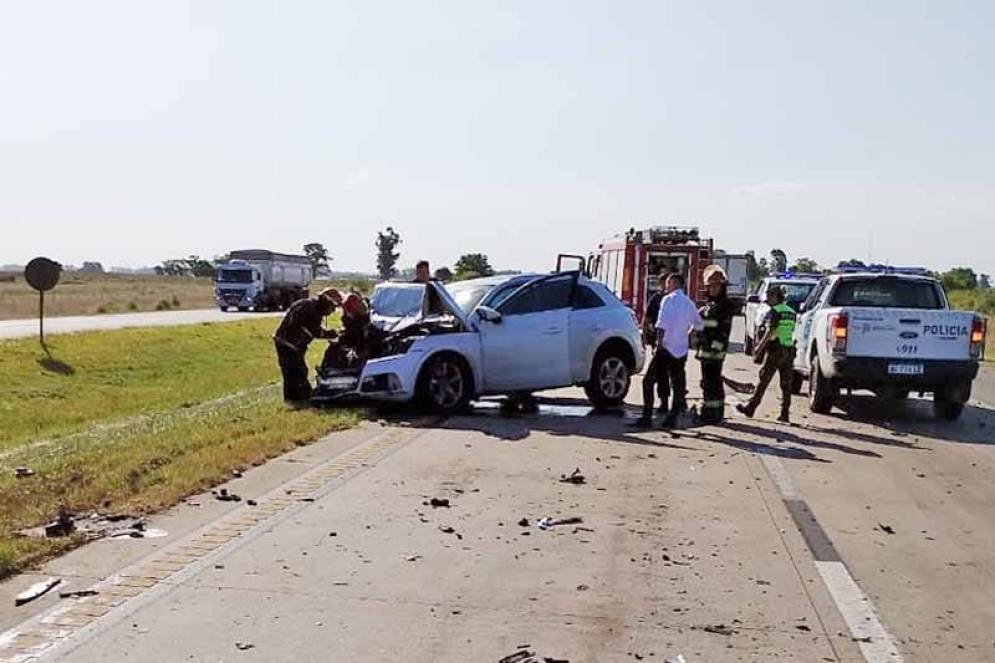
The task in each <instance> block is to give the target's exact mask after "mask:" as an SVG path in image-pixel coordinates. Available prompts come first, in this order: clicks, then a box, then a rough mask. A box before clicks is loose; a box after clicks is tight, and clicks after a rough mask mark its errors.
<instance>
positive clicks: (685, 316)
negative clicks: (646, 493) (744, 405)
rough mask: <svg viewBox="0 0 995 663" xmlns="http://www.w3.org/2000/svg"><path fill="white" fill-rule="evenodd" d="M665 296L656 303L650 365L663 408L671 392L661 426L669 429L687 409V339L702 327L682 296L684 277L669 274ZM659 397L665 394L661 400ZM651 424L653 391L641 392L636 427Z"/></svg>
mask: <svg viewBox="0 0 995 663" xmlns="http://www.w3.org/2000/svg"><path fill="white" fill-rule="evenodd" d="M666 288H667V296H666V297H664V298H663V301H662V302H661V303H660V314H659V317H658V318H657V322H656V328H657V349H656V356H655V357H654V360H653V361H652V362H651V366H653V365H655V368H656V370H657V376H656V378H657V380H658V381H659V383H660V385H661V389H660V390H661V397H662V400H663V407H666V405H667V401H668V400H669V393H667V392H669V391H673V394H674V396H673V403H672V404H671V406H670V411H669V413H668V414H667V416H666V417H665V418H664V420H663V423H662V424H661V425H662V426H663V427H664V428H670V427H672V426H673V425H674V424H675V423H677V417H678V416H680V414H681V413H682V412H683V411H684V410H686V409H687V400H686V398H687V377H686V375H685V372H684V365H685V363H687V358H688V349H689V338H688V337H689V335H690V333H691V331H692V330H695V331H701V330H702V328H703V327H704V323H703V322H702V321H701V316H700V315H699V314H698V307H697V306H695V303H694V302H693V301H691V298H690V297H688V296H687V295H686V294H684V277H683V276H681V275H680V274H676V273H675V274H671V275H670V276H668V277H667V282H666ZM663 393H667V395H666V396H663ZM652 423H653V389H652V386H650V389H649V390H647V389H643V416H642V417H640V418H639V419H638V420H637V421H636V422H635V425H636V426H642V427H647V426H650V425H652Z"/></svg>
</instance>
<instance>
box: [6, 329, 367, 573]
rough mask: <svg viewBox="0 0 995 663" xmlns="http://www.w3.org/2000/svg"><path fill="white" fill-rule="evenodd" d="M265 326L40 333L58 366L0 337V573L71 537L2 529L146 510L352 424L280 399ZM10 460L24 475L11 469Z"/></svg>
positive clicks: (345, 417)
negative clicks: (63, 516) (28, 473)
mask: <svg viewBox="0 0 995 663" xmlns="http://www.w3.org/2000/svg"><path fill="white" fill-rule="evenodd" d="M274 324H275V322H274V321H273V320H272V319H270V320H251V321H246V322H235V323H226V324H214V325H201V326H190V327H174V328H157V329H135V330H121V331H114V332H97V333H91V334H80V335H73V336H59V337H53V338H52V340H51V349H52V353H53V356H54V357H55V358H56V359H57V360H58V361H59V362H62V364H60V365H56V364H52V363H51V362H47V361H46V362H44V364H43V363H41V362H40V361H39V360H40V359H42V358H43V355H42V353H41V352H40V350H39V349H38V346H37V343H36V342H34V341H14V342H7V343H2V344H0V381H2V383H3V384H4V385H6V386H5V389H4V391H3V393H2V395H0V431H2V432H0V435H2V437H0V577H3V576H5V575H9V574H10V573H14V572H17V571H20V570H23V569H25V568H27V567H28V566H29V565H31V564H32V563H34V562H35V561H37V560H38V559H42V558H44V557H47V556H49V555H51V554H54V553H57V552H60V551H62V550H65V549H67V548H70V547H72V546H73V545H76V544H77V543H78V542H77V541H74V540H72V539H61V540H37V539H25V538H20V537H17V536H15V534H14V533H15V532H16V531H17V530H18V529H22V528H25V527H30V526H35V525H39V524H42V523H44V522H46V521H47V520H49V519H51V518H52V517H53V516H54V514H55V513H56V512H57V511H58V509H59V508H60V507H65V508H67V509H69V510H70V511H74V512H88V511H92V510H98V509H99V510H102V511H110V512H124V511H131V512H149V511H154V510H157V509H161V508H163V507H166V506H169V505H171V504H174V503H176V502H177V501H178V500H179V499H181V498H183V497H184V496H187V495H189V494H191V493H195V492H198V491H202V490H205V489H206V488H208V487H210V486H212V485H214V484H216V483H218V482H220V481H222V480H224V479H225V478H227V477H229V476H230V475H231V471H232V470H233V469H237V468H245V467H247V466H249V465H253V464H258V463H260V462H262V461H263V460H265V459H266V458H269V457H272V456H274V455H277V454H280V453H283V452H285V451H287V450H289V449H291V448H293V447H294V446H296V445H300V444H306V443H307V442H309V441H311V440H314V439H316V438H317V437H320V436H321V435H323V434H324V433H327V432H329V431H333V430H337V429H342V428H346V427H349V426H351V425H354V424H355V423H356V421H357V420H358V416H359V415H358V413H357V412H356V411H354V410H339V411H328V412H323V411H316V410H292V409H289V408H287V407H286V406H285V405H284V404H283V403H282V401H281V398H280V388H279V385H278V384H277V381H278V378H279V371H278V370H277V368H276V361H275V358H274V356H273V348H272V342H271V341H270V334H271V333H272V328H273V325H274ZM317 345H319V344H315V346H317ZM320 351H321V348H320V347H315V348H313V352H312V357H311V360H312V365H313V361H314V360H315V359H316V358H317V355H318V353H319V352H320ZM56 369H57V370H56ZM17 466H26V467H30V468H31V469H33V470H34V471H35V475H34V476H33V477H30V478H25V479H17V478H15V477H14V476H13V472H12V469H13V468H14V467H17Z"/></svg>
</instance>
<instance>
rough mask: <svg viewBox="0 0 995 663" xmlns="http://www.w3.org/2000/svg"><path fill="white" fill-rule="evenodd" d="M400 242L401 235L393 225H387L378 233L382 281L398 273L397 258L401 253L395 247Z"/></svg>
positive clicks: (379, 270) (378, 267) (379, 269)
mask: <svg viewBox="0 0 995 663" xmlns="http://www.w3.org/2000/svg"><path fill="white" fill-rule="evenodd" d="M400 243H401V236H400V235H399V234H398V232H397V231H396V230H394V227H393V226H387V228H386V229H385V230H382V231H380V232H378V233H377V242H376V246H377V274H378V275H379V276H380V280H381V281H386V280H387V279H391V278H394V276H395V275H396V274H397V259H398V258H400V257H401V253H400V252H399V251H395V250H394V249H396V248H397V245H398V244H400Z"/></svg>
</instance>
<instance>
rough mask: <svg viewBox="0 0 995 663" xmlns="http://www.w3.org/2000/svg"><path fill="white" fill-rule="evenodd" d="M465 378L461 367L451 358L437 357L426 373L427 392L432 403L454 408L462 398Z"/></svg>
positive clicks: (437, 405) (439, 406)
mask: <svg viewBox="0 0 995 663" xmlns="http://www.w3.org/2000/svg"><path fill="white" fill-rule="evenodd" d="M465 390H466V380H465V378H464V377H463V369H462V367H460V365H459V364H457V363H456V362H455V361H453V360H452V359H448V358H445V359H439V360H437V361H436V362H435V363H434V365H433V366H432V368H431V371H430V372H429V375H428V393H429V394H430V395H431V397H432V403H433V404H434V405H435V406H436V407H438V408H440V409H444V410H449V409H452V408H455V407H456V406H457V405H458V404H459V403H460V401H462V400H463V393H464V391H465Z"/></svg>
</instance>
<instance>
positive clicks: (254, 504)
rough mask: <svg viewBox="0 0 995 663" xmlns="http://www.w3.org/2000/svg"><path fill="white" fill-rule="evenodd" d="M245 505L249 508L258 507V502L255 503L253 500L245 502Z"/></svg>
mask: <svg viewBox="0 0 995 663" xmlns="http://www.w3.org/2000/svg"><path fill="white" fill-rule="evenodd" d="M245 503H246V504H247V505H249V506H258V505H259V502H257V501H255V500H245Z"/></svg>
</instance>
